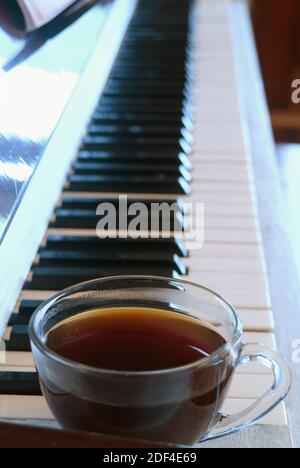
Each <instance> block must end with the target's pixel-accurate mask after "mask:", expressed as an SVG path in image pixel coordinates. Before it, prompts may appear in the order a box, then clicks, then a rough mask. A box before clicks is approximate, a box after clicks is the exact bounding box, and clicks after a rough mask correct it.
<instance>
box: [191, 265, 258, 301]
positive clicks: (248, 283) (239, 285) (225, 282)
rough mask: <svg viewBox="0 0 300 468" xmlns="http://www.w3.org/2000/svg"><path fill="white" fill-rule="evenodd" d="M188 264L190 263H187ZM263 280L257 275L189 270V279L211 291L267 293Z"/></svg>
mask: <svg viewBox="0 0 300 468" xmlns="http://www.w3.org/2000/svg"><path fill="white" fill-rule="evenodd" d="M187 263H188V262H187ZM261 278H263V276H262V274H261V275H259V274H258V275H256V274H252V275H251V274H245V273H242V274H241V273H237V272H233V271H230V272H228V273H226V271H225V270H224V271H223V272H215V271H209V270H208V271H205V270H203V271H202V272H201V271H194V270H193V269H192V268H190V269H189V274H188V275H187V279H188V280H189V281H192V282H194V283H198V284H203V285H205V286H207V287H210V288H211V289H216V290H217V291H219V290H220V288H222V289H225V288H226V289H239V290H243V291H251V294H253V293H254V294H255V292H256V291H263V292H264V291H266V289H265V288H264V284H265V282H264V281H261Z"/></svg>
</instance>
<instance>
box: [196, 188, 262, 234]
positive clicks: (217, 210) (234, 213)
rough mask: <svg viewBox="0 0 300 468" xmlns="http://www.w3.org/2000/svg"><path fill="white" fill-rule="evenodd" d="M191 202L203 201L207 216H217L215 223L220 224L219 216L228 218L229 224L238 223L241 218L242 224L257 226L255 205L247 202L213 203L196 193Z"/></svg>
mask: <svg viewBox="0 0 300 468" xmlns="http://www.w3.org/2000/svg"><path fill="white" fill-rule="evenodd" d="M190 203H203V205H204V209H205V216H206V217H207V218H211V217H213V218H216V219H215V221H214V224H218V218H221V219H223V218H226V219H227V220H228V223H229V224H230V221H232V223H237V222H238V221H239V220H240V222H241V226H244V225H246V226H247V225H249V226H251V227H252V226H254V227H255V214H254V208H253V205H252V206H251V205H247V204H244V205H243V204H241V205H238V204H227V203H226V202H224V203H218V202H214V203H212V202H209V201H208V200H207V199H205V197H202V196H201V195H196V194H195V196H194V199H193V200H192V199H191V201H190ZM193 214H194V213H193ZM223 222H224V221H223ZM243 223H244V224H243ZM233 225H234V224H233Z"/></svg>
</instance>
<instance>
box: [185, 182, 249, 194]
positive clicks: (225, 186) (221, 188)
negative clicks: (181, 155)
mask: <svg viewBox="0 0 300 468" xmlns="http://www.w3.org/2000/svg"><path fill="white" fill-rule="evenodd" d="M250 189H251V190H253V189H254V188H253V186H251V184H250V185H247V184H232V183H226V182H207V181H203V182H199V181H194V182H193V183H192V190H193V193H194V194H195V193H197V194H199V193H201V192H207V193H220V194H221V193H224V194H225V193H231V194H238V193H246V194H248V193H249V190H250Z"/></svg>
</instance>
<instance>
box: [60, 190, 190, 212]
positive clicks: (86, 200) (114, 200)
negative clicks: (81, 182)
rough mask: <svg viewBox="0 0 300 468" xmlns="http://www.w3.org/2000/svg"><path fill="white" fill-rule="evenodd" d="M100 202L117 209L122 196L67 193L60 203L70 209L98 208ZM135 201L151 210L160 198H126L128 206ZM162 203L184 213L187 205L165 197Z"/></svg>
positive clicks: (178, 200) (61, 207)
mask: <svg viewBox="0 0 300 468" xmlns="http://www.w3.org/2000/svg"><path fill="white" fill-rule="evenodd" d="M100 203H111V204H113V205H114V206H115V207H116V209H117V210H118V209H119V206H120V196H119V195H114V196H110V197H101V196H100V197H97V196H95V197H94V198H93V197H92V196H91V193H89V196H88V197H85V196H84V194H77V195H76V196H69V195H68V194H67V193H66V194H64V195H63V197H62V199H61V202H60V203H59V204H58V208H59V209H66V210H68V209H70V210H73V209H74V210H76V209H80V210H94V211H96V209H97V208H98V206H99V204H100ZM135 203H143V205H145V207H146V208H147V210H148V211H151V207H152V206H153V205H152V204H153V203H156V204H157V203H158V200H156V199H154V198H152V199H151V198H148V199H144V200H143V199H142V198H128V199H127V200H126V206H128V207H130V206H132V205H133V204H135ZM161 203H164V204H168V205H169V206H170V207H172V208H173V209H174V212H175V213H181V214H182V213H184V211H185V205H184V203H183V201H182V200H181V199H179V198H178V199H175V200H174V199H169V200H167V199H165V200H161Z"/></svg>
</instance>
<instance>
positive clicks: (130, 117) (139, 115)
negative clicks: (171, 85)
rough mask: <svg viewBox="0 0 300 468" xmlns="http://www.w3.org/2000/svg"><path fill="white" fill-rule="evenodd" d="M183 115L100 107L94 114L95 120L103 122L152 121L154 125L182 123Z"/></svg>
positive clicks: (140, 122)
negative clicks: (103, 108) (114, 109)
mask: <svg viewBox="0 0 300 468" xmlns="http://www.w3.org/2000/svg"><path fill="white" fill-rule="evenodd" d="M183 118H184V117H183V116H182V113H181V112H180V113H178V114H175V115H174V114H173V113H159V112H157V113H155V114H149V113H146V112H130V110H128V109H127V110H125V111H123V112H122V111H120V110H117V111H114V112H110V111H103V110H102V109H100V108H97V109H96V111H95V113H94V115H93V121H94V122H98V121H101V122H103V123H106V122H107V123H109V124H110V123H111V122H112V121H113V122H114V123H116V124H121V125H122V124H124V123H125V122H126V123H127V122H130V125H131V124H133V125H141V124H143V123H146V124H147V125H149V123H152V124H154V125H159V124H162V125H166V124H170V123H175V124H177V125H181V124H182V122H183Z"/></svg>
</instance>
